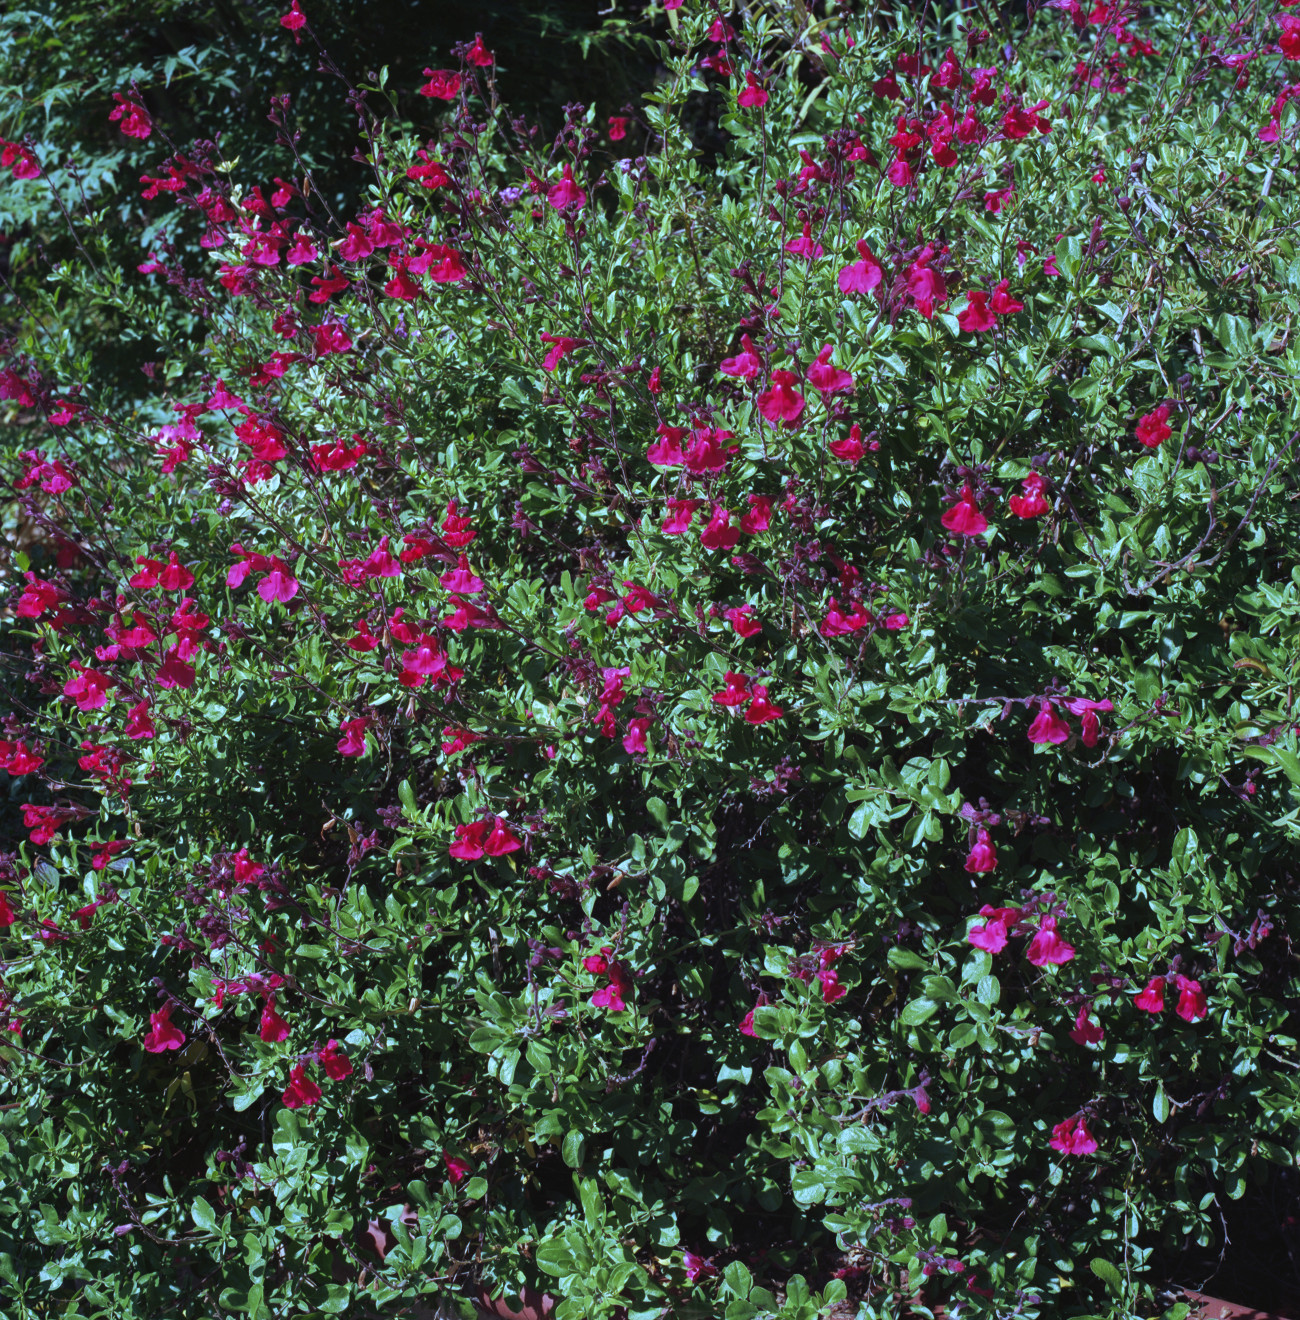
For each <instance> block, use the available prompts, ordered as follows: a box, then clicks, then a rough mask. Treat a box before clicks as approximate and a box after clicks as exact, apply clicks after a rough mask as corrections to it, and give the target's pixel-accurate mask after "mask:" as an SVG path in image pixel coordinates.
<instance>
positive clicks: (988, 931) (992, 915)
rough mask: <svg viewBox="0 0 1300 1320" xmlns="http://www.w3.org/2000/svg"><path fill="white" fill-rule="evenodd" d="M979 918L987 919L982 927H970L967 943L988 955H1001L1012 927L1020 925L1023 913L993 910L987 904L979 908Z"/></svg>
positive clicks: (1010, 910)
mask: <svg viewBox="0 0 1300 1320" xmlns="http://www.w3.org/2000/svg"><path fill="white" fill-rule="evenodd" d="M980 916H981V917H986V918H988V920H987V921H985V923H984V925H982V926H972V927H971V929H970V930H969V931H968V932H967V935H966V940H967V943H969V944H973V945H974V946H975V947H976V948H977V949H984V950H985V951H986V952H988V953H1001V952H1002V950H1003V949H1005V948H1006V947H1007V938H1008V936H1009V935H1010V933H1011V930H1012V928H1013V927H1015V926H1017V925H1019V924H1020V920H1021V918H1022V917H1023V916H1024V913H1023V912H1022V911H1021V910H1020V909H1019V908H995V907H990V906H989V905H988V904H987V903H986V904H985V905H984V906H983V907H982V908H980Z"/></svg>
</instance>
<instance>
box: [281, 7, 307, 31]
mask: <svg viewBox="0 0 1300 1320" xmlns="http://www.w3.org/2000/svg"><path fill="white" fill-rule="evenodd" d="M306 22H307V15H306V14H304V13H303V12H302V10H301V9H300V8H299V6H298V0H292V3H291V4H290V5H289V12H288V13H287V14H281V15H280V26H281V27H282V28H288V29H289V31H290V32H297V31H298V29H299V28H301V27H303V26H304V25H305V24H306ZM295 40H296V38H295Z"/></svg>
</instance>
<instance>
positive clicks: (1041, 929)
mask: <svg viewBox="0 0 1300 1320" xmlns="http://www.w3.org/2000/svg"><path fill="white" fill-rule="evenodd" d="M1025 957H1026V958H1028V959H1029V961H1030V962H1031V963H1033V964H1034V966H1035V967H1046V966H1047V965H1048V964H1049V963H1053V964H1055V965H1057V966H1059V965H1060V964H1061V963H1068V962H1069V961H1070V959H1071V958H1073V957H1074V947H1073V946H1072V945H1070V944H1067V943H1066V941H1065V940H1063V939H1062V938H1061V937H1060V936H1059V935H1058V934H1057V933H1056V918H1055V917H1053V916H1050V915H1049V916H1045V917H1044V918H1043V919H1042V920H1041V921H1040V922H1039V923H1038V933H1037V934H1036V935H1035V936H1034V938H1033V939H1032V940H1030V941H1029V947H1028V948H1027V949H1026V950H1025Z"/></svg>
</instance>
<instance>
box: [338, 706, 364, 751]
mask: <svg viewBox="0 0 1300 1320" xmlns="http://www.w3.org/2000/svg"><path fill="white" fill-rule="evenodd" d="M369 725H370V720H369V718H368V717H367V716H365V715H363V716H361V718H360V719H355V720H344V721H343V723H342V724H341V725H340V726H339V734H340V737H339V741H338V750H339V754H340V755H341V756H364V755H365V754H366V729H367V728H368V727H369Z"/></svg>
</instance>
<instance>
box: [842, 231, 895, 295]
mask: <svg viewBox="0 0 1300 1320" xmlns="http://www.w3.org/2000/svg"><path fill="white" fill-rule="evenodd" d="M857 249H858V256H859V257H860V258H861V260H859V261H855V262H853V263H852V264H851V265H848V266H845V267H844V268H843V269H842V270H841V271H840V275H839V286H840V292H841V293H870V292H871V290H872V289H874V288H876V287H877V286H878V285H879V284H880V282H881V280H883V279H884V278H885V271H884V268H883V267H882V266H881V264H880V262H878V261H877V260H876V258H875V256H874V255H873V254H872V251H871V249H870V247H868V246H867V243H866V241H865V240H863V239H859V240H858V243H857Z"/></svg>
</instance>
